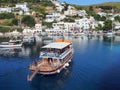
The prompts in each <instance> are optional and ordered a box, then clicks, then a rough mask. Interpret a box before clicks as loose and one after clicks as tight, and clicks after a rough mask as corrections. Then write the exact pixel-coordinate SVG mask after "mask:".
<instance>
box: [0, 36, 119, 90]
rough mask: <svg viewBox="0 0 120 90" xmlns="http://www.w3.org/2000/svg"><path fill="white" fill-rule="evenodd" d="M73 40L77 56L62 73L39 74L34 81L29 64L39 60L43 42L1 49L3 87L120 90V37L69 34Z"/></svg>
mask: <svg viewBox="0 0 120 90" xmlns="http://www.w3.org/2000/svg"><path fill="white" fill-rule="evenodd" d="M66 38H68V39H71V40H72V41H73V46H74V50H75V52H74V56H73V59H72V62H71V63H70V64H69V67H66V68H65V69H64V70H62V71H61V73H59V74H55V75H50V76H44V75H39V74H37V75H36V76H35V77H34V78H33V80H32V81H28V80H27V77H28V75H29V74H31V71H30V70H29V65H30V64H31V63H32V62H33V61H34V60H37V59H39V52H40V50H41V46H42V45H43V43H37V44H36V45H33V46H29V47H22V48H19V49H18V48H17V49H16V48H12V49H3V48H0V90H120V37H119V36H116V37H115V39H114V40H111V41H105V40H103V38H102V37H92V38H87V37H79V38H72V37H66Z"/></svg>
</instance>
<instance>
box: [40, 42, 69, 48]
mask: <svg viewBox="0 0 120 90" xmlns="http://www.w3.org/2000/svg"><path fill="white" fill-rule="evenodd" d="M69 44H70V43H67V42H55V43H50V44H48V45H46V46H43V47H42V48H55V49H63V48H65V47H66V46H68V45H69Z"/></svg>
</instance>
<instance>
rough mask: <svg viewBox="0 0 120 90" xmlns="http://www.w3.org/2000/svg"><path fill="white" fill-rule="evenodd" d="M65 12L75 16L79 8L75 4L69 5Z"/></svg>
mask: <svg viewBox="0 0 120 90" xmlns="http://www.w3.org/2000/svg"><path fill="white" fill-rule="evenodd" d="M64 14H65V15H68V16H74V15H77V10H76V9H75V7H73V6H68V10H67V11H64Z"/></svg>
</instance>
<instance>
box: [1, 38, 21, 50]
mask: <svg viewBox="0 0 120 90" xmlns="http://www.w3.org/2000/svg"><path fill="white" fill-rule="evenodd" d="M21 46H22V42H21V40H10V41H9V42H1V43H0V48H13V47H21Z"/></svg>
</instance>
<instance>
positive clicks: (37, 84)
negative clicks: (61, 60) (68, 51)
mask: <svg viewBox="0 0 120 90" xmlns="http://www.w3.org/2000/svg"><path fill="white" fill-rule="evenodd" d="M72 65H73V62H70V66H69V67H66V68H65V69H63V70H62V71H61V73H59V74H54V75H49V76H48V75H40V74H38V75H36V76H35V78H34V79H33V80H32V82H31V86H32V87H33V88H36V89H37V90H38V89H39V90H50V89H52V90H58V89H62V88H63V87H64V85H65V83H66V82H67V79H68V78H69V77H70V75H71V72H72Z"/></svg>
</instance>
